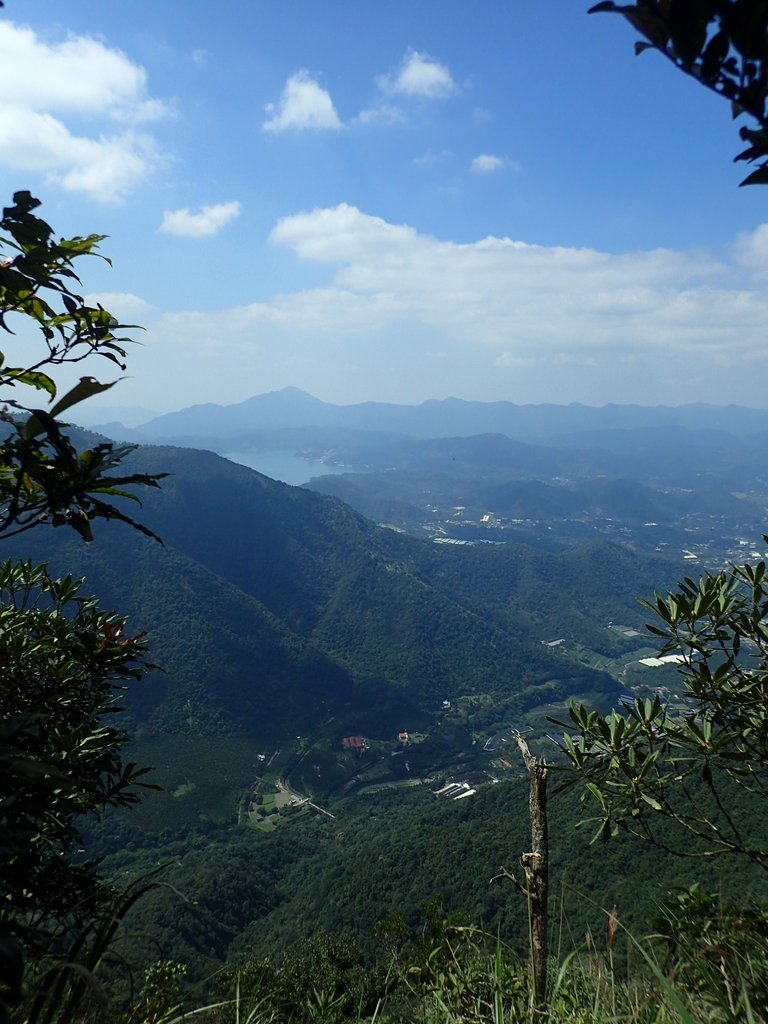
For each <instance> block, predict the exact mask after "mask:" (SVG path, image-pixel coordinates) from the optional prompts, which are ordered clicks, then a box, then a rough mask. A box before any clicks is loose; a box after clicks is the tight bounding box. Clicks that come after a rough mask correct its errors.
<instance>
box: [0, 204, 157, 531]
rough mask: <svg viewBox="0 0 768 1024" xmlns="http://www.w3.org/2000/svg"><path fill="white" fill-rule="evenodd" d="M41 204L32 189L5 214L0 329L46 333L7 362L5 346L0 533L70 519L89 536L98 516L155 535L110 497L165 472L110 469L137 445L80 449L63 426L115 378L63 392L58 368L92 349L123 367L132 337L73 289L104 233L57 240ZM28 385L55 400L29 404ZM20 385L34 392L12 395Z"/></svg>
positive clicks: (87, 381)
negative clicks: (78, 265) (20, 326)
mask: <svg viewBox="0 0 768 1024" xmlns="http://www.w3.org/2000/svg"><path fill="white" fill-rule="evenodd" d="M39 205H40V201H39V200H38V199H35V198H33V197H32V196H31V195H30V194H29V192H17V193H16V194H15V195H14V197H13V206H10V207H6V208H5V209H4V210H3V216H2V219H0V232H2V234H0V328H2V329H3V330H4V331H6V332H7V333H8V334H13V333H14V332H13V327H14V326H16V324H17V323H18V322H24V323H25V324H26V325H27V327H28V325H29V324H30V322H31V323H32V324H33V325H34V326H35V327H36V328H37V331H38V335H39V338H40V341H41V346H40V348H39V349H37V350H36V351H35V352H34V353H30V356H29V357H26V358H24V360H23V362H22V363H21V365H17V366H12V365H10V366H9V365H8V364H7V363H6V361H5V356H4V355H3V354H2V353H0V388H1V389H4V390H3V391H2V392H1V393H0V396H1V397H2V400H3V401H4V402H5V407H4V409H3V410H2V413H0V418H1V419H2V421H3V422H4V424H5V428H6V434H5V437H4V438H3V440H2V443H1V444H0V537H2V536H6V537H9V536H14V535H16V534H18V533H22V532H24V531H25V530H29V529H32V528H33V527H35V526H38V525H40V524H41V523H50V524H52V525H53V526H63V525H67V526H71V527H72V528H73V529H75V530H76V531H77V532H78V533H79V534H80V535H81V536H82V537H83V539H84V540H91V538H92V533H91V525H90V524H91V521H92V520H93V519H97V518H102V519H118V520H122V521H123V522H126V523H128V524H130V525H131V526H133V527H135V528H136V529H139V530H141V531H142V532H143V533H146V534H149V535H150V536H154V534H152V532H151V531H150V530H148V529H147V528H146V527H145V526H142V525H141V524H139V523H136V522H135V521H134V520H132V519H131V518H129V517H128V516H127V515H126V514H125V513H124V512H123V511H122V510H121V509H119V508H118V507H117V506H115V505H114V504H111V503H110V501H108V500H107V499H108V498H114V497H118V498H123V499H125V498H127V499H130V500H133V501H138V500H139V499H138V498H137V496H136V495H135V494H134V493H133V492H132V491H131V490H126V488H130V487H133V486H135V485H142V486H150V487H156V486H157V485H158V481H159V479H160V476H149V475H147V474H141V473H133V474H128V475H124V474H119V475H111V474H113V471H114V470H115V469H116V468H117V467H118V466H119V464H120V463H121V461H122V460H123V459H124V458H125V457H126V455H128V454H129V453H130V452H131V451H133V450H134V448H135V445H124V446H122V447H119V448H115V446H114V445H112V444H108V443H99V444H96V445H94V446H92V447H89V448H86V449H85V450H83V451H78V450H77V449H76V447H75V445H74V444H73V443H72V441H71V440H70V438H69V437H68V436H67V434H65V433H64V429H63V428H64V426H65V424H63V423H62V421H61V416H62V415H63V414H64V413H66V412H67V411H68V410H70V409H72V408H73V407H74V406H75V405H77V404H78V403H80V402H82V401H84V400H85V399H87V398H90V397H92V396H93V395H96V394H99V393H101V392H104V391H107V390H108V389H109V388H111V387H113V386H114V384H115V383H116V382H115V381H112V382H111V383H107V384H102V383H100V382H99V381H98V380H96V379H95V378H94V377H82V378H81V380H80V382H79V384H77V385H75V387H73V388H72V389H71V390H70V391H68V392H67V393H66V394H64V395H63V396H61V397H59V395H58V393H57V387H56V383H55V381H54V380H53V378H52V377H51V375H50V373H51V370H53V369H55V368H56V367H60V366H63V365H65V364H73V363H82V362H83V361H84V360H86V359H90V358H92V357H94V356H97V357H100V358H102V359H106V360H108V361H110V362H111V363H112V364H114V365H116V366H117V367H119V369H121V370H124V369H125V356H126V352H125V345H126V344H127V343H128V341H129V339H128V338H125V337H122V335H121V332H122V331H123V330H125V329H126V325H124V324H120V323H118V321H117V320H116V319H115V318H114V317H113V316H112V315H111V314H110V313H109V312H108V311H107V310H105V309H104V308H103V307H102V306H100V305H97V306H89V305H87V304H86V303H85V300H84V299H83V297H82V296H81V295H78V294H77V293H76V292H75V291H74V290H73V286H76V285H78V284H79V283H80V281H79V278H78V276H77V274H76V273H75V269H74V262H75V260H76V259H79V258H80V257H82V256H89V255H94V254H96V253H97V251H98V246H99V243H100V242H101V241H102V240H103V236H102V235H88V236H87V237H85V238H81V237H76V238H69V239H63V238H62V239H60V240H59V241H58V242H57V241H55V239H54V237H53V230H52V228H51V227H50V226H49V225H48V224H46V222H45V221H44V220H41V219H40V218H39V217H38V216H36V214H35V213H34V212H33V211H34V210H35V209H36V208H37V207H38V206H39ZM9 389H10V391H9ZM30 390H31V393H32V394H37V395H44V396H46V397H47V398H48V399H49V402H50V403H51V404H50V407H49V408H48V409H41V408H38V407H37V405H35V407H31V406H30V401H31V395H30ZM19 391H23V392H24V394H25V395H26V396H27V397H24V398H22V399H21V400H19V399H17V398H15V397H11V394H13V395H16V394H18V393H19ZM162 475H164V474H161V476H162Z"/></svg>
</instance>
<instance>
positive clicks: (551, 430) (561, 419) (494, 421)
mask: <svg viewBox="0 0 768 1024" xmlns="http://www.w3.org/2000/svg"><path fill="white" fill-rule="evenodd" d="M305 427H334V428H343V429H345V430H356V431H377V432H383V433H388V434H401V435H408V436H411V437H455V436H470V435H474V434H506V435H507V436H508V437H513V438H518V439H524V440H530V439H544V438H555V437H562V435H571V434H574V433H583V432H587V431H602V430H635V429H639V428H642V429H658V428H685V429H688V430H719V431H724V432H725V433H728V434H734V435H739V436H741V435H746V434H753V433H758V432H760V431H768V409H748V408H743V407H741V406H735V405H729V406H714V405H703V404H694V405H681V406H640V405H613V404H611V405H604V406H599V407H595V406H587V405H580V404H577V403H574V404H572V405H551V404H542V405H515V404H514V403H512V402H470V401H464V400H463V399H459V398H446V399H441V400H436V399H433V400H430V401H427V402H423V403H422V404H421V405H415V406H412V405H395V404H389V403H384V402H361V403H358V404H355V405H333V404H331V403H328V402H323V401H321V400H320V399H318V398H314V397H313V396H312V395H309V394H307V393H306V392H304V391H301V390H299V389H298V388H292V387H288V388H283V389H282V390H280V391H272V392H269V393H267V394H263V395H256V396H254V397H253V398H249V399H247V400H246V401H244V402H238V403H236V404H233V405H216V404H214V403H206V404H204V405H193V406H189V407H188V408H185V409H181V410H179V411H178V412H171V413H166V414H165V415H163V416H158V417H156V418H155V419H152V420H149V422H147V423H144V424H143V425H141V426H140V427H135V428H133V429H131V428H128V427H124V426H121V425H119V424H117V423H109V424H101V425H100V429H102V430H104V432H106V433H111V434H114V433H118V432H119V433H120V436H121V437H123V438H126V439H133V440H137V441H142V440H143V441H152V442H158V441H176V442H182V441H183V442H185V443H201V442H202V441H207V442H210V441H212V440H214V439H216V440H219V441H221V440H223V439H227V438H232V437H236V436H240V437H243V436H244V435H247V434H248V433H249V432H251V431H265V430H267V431H274V430H285V429H295V428H305Z"/></svg>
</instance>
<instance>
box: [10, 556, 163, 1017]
mask: <svg viewBox="0 0 768 1024" xmlns="http://www.w3.org/2000/svg"><path fill="white" fill-rule="evenodd" d="M81 582H82V581H77V580H74V579H73V578H72V577H71V576H67V577H64V578H62V579H53V578H52V577H51V576H50V575H49V573H48V572H47V570H46V569H45V568H44V567H43V568H41V567H35V566H33V565H32V564H31V563H30V562H25V563H11V562H5V563H4V564H2V565H0V638H2V639H1V640H0V660H1V662H2V686H1V691H2V718H1V719H0V736H1V737H2V741H3V745H2V748H1V749H0V823H1V824H2V829H1V830H0V851H2V859H1V861H0V881H1V883H2V894H3V899H2V904H0V930H1V931H0V934H3V935H4V937H5V940H6V944H5V947H4V948H5V951H6V952H7V955H8V957H9V961H8V963H7V965H6V966H7V967H9V968H12V967H13V965H14V962H15V966H16V971H15V975H14V974H13V973H12V975H11V977H10V978H9V979H8V981H7V983H6V985H7V989H6V993H5V995H6V996H11V995H13V996H16V997H18V996H19V995H20V977H19V968H20V967H21V956H20V954H23V957H24V959H26V960H27V961H28V967H29V966H30V964H34V970H33V971H32V977H31V978H30V977H28V978H27V985H26V988H27V990H28V1002H34V999H33V998H32V995H30V993H34V992H35V990H37V993H38V995H39V996H40V999H41V1000H42V1002H41V1005H43V1004H44V1003H45V999H46V998H47V997H48V996H49V995H50V994H51V993H52V992H53V991H58V997H59V998H60V999H61V1000H62V1002H63V1001H64V999H65V996H64V990H65V988H66V987H67V986H66V985H65V984H64V981H65V978H66V974H67V970H68V967H67V966H66V965H67V962H68V961H69V960H70V957H69V951H70V949H71V948H72V947H73V945H74V944H76V943H77V944H78V945H79V947H80V949H81V951H82V950H83V949H84V948H85V946H86V943H87V941H90V939H92V938H94V937H95V933H96V932H97V931H98V929H99V927H100V926H101V919H102V912H103V910H104V908H105V907H106V906H108V905H109V903H110V902H111V900H112V897H113V891H112V889H111V887H110V886H109V885H107V884H105V883H104V882H102V880H101V878H100V876H99V872H98V865H97V864H94V863H89V862H84V861H82V860H80V859H79V858H78V852H79V851H78V848H79V846H80V842H81V836H80V824H79V823H80V821H81V819H82V816H83V815H89V814H99V813H101V812H102V811H103V810H104V809H105V808H106V807H108V806H126V805H129V804H132V803H135V802H136V800H137V799H138V797H137V792H136V784H137V782H138V781H139V779H140V778H141V776H143V775H144V774H145V772H146V769H138V768H137V767H136V765H135V764H133V763H126V762H125V761H124V759H123V753H122V748H123V744H124V742H125V740H126V738H127V737H126V734H125V733H124V732H122V731H121V730H120V729H119V727H118V726H117V725H116V724H115V723H114V715H115V714H116V713H117V712H119V711H120V710H122V708H121V703H120V698H121V696H122V693H123V692H124V690H125V689H126V687H127V685H128V683H129V682H130V681H132V680H137V679H140V678H141V675H142V672H143V670H144V667H145V654H146V645H145V641H144V635H143V634H137V635H135V636H127V635H125V633H124V622H123V621H122V620H120V619H119V618H118V617H117V616H115V615H111V614H105V613H104V612H103V611H102V610H101V609H100V608H99V606H98V603H97V602H96V600H95V599H93V598H87V597H83V596H81V594H80V586H81ZM89 933H93V934H92V935H91V934H89ZM72 970H73V971H74V967H73V968H72ZM79 973H80V974H82V970H81V971H80V972H79ZM71 980H73V981H78V980H79V979H78V978H77V977H76V976H74V975H73V978H72V979H71Z"/></svg>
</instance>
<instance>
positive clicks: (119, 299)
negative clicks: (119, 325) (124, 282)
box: [85, 292, 151, 320]
mask: <svg viewBox="0 0 768 1024" xmlns="http://www.w3.org/2000/svg"><path fill="white" fill-rule="evenodd" d="M85 302H86V305H88V306H102V307H103V308H104V309H108V310H109V312H110V313H112V314H113V315H114V316H116V317H117V318H118V319H120V320H124V319H125V318H126V317H129V316H136V314H138V313H146V312H147V311H148V310H149V309H150V308H151V307H150V305H149V303H148V302H147V301H146V299H142V298H141V296H140V295H134V294H133V292H94V293H92V294H90V295H86V296H85Z"/></svg>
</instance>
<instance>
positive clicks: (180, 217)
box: [160, 201, 240, 238]
mask: <svg viewBox="0 0 768 1024" xmlns="http://www.w3.org/2000/svg"><path fill="white" fill-rule="evenodd" d="M239 216H240V203H238V202H236V201H234V202H231V203H216V205H214V206H203V207H201V208H200V211H199V212H198V213H192V212H191V211H190V210H188V209H182V210H166V211H165V212H164V213H163V223H162V225H161V226H160V230H161V231H162V232H163V234H165V235H176V236H178V237H179V238H209V237H210V236H211V235H215V234H216V233H217V232H218V231H221V229H222V228H223V227H224V225H225V224H228V223H229V222H230V221H231V220H234V219H235V217H239Z"/></svg>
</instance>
